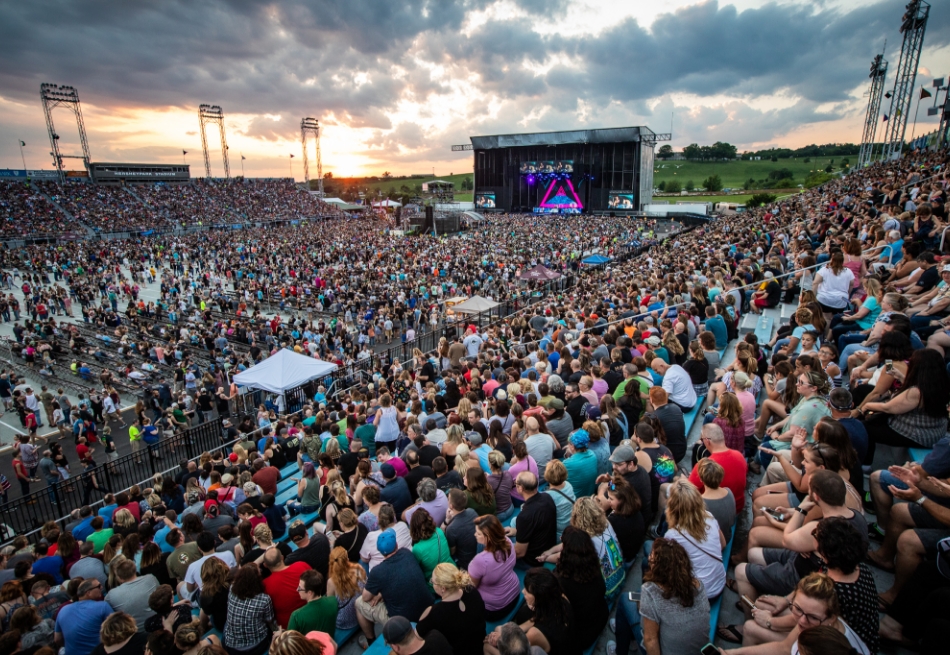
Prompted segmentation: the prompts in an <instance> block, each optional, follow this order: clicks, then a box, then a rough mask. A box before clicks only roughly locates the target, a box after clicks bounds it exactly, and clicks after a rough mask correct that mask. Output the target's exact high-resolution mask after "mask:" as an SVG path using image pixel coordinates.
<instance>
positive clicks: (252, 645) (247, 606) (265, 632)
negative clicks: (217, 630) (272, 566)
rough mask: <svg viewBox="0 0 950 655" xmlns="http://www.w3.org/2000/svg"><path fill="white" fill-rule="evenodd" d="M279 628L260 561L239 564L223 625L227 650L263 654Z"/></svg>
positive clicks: (253, 654)
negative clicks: (266, 589)
mask: <svg viewBox="0 0 950 655" xmlns="http://www.w3.org/2000/svg"><path fill="white" fill-rule="evenodd" d="M277 627H278V626H277V621H276V620H275V619H274V603H273V601H272V600H271V597H270V596H269V595H268V594H267V592H266V591H265V590H264V581H263V580H262V579H261V574H260V570H259V569H258V566H257V564H245V565H243V566H241V567H239V568H238V570H237V571H236V572H235V573H234V582H233V583H232V584H231V591H230V593H229V595H228V618H227V621H226V622H225V624H224V646H225V648H227V649H228V653H230V654H232V655H233V654H234V653H242V654H244V655H263V654H264V653H265V652H266V651H267V648H268V646H270V641H271V633H272V632H273V631H274V630H276V629H277Z"/></svg>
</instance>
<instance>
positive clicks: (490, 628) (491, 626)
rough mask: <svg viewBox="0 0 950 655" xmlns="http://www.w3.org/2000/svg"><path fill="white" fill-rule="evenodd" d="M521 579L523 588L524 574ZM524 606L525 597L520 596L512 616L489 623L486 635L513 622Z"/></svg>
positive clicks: (486, 626)
mask: <svg viewBox="0 0 950 655" xmlns="http://www.w3.org/2000/svg"><path fill="white" fill-rule="evenodd" d="M517 571H518V569H515V572H517ZM519 577H520V578H521V580H522V586H523V583H524V573H522V574H521V575H520V576H519ZM522 605H524V596H518V604H517V605H515V608H514V609H513V610H511V614H509V615H508V616H506V617H505V618H503V619H501V620H498V621H489V622H488V623H486V624H485V634H489V633H491V632H493V631H494V630H495V628H497V627H498V626H500V625H505V624H506V623H508V621H511V620H512V619H514V618H515V614H517V613H518V610H520V609H521V606H522Z"/></svg>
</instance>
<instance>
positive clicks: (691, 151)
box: [683, 143, 702, 161]
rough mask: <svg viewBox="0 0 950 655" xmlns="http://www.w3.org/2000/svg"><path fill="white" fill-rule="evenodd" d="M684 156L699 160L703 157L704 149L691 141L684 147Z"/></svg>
mask: <svg viewBox="0 0 950 655" xmlns="http://www.w3.org/2000/svg"><path fill="white" fill-rule="evenodd" d="M683 156H684V157H686V159H689V160H693V161H695V160H697V159H699V158H700V157H702V150H701V149H700V147H699V144H697V143H691V144H689V145H688V146H686V147H685V148H683Z"/></svg>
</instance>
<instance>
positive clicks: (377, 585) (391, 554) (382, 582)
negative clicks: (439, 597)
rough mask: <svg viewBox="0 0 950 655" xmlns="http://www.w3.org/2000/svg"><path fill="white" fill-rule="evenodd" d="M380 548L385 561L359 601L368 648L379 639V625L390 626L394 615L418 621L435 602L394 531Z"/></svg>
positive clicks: (372, 573) (386, 533) (386, 535)
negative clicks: (399, 543) (376, 627)
mask: <svg viewBox="0 0 950 655" xmlns="http://www.w3.org/2000/svg"><path fill="white" fill-rule="evenodd" d="M376 548H377V549H378V550H379V552H380V554H381V555H382V556H383V557H384V559H383V561H382V562H381V563H380V564H379V565H378V566H376V568H374V569H373V570H372V571H370V572H369V577H368V578H367V580H366V586H365V587H363V593H362V595H361V596H360V597H359V598H357V599H356V618H357V620H358V621H359V624H360V628H361V629H362V634H361V635H360V639H359V644H360V648H364V649H365V648H367V647H368V646H369V644H370V643H371V642H372V641H373V640H375V639H376V634H375V627H374V626H375V624H376V623H386V621H388V620H389V618H390V614H391V615H392V616H401V617H404V618H405V619H407V620H409V621H418V620H419V617H421V616H422V613H423V612H424V611H425V609H426V608H427V607H428V606H429V604H430V602H431V599H432V594H431V593H430V592H429V586H428V585H427V584H426V579H425V576H423V575H422V569H421V568H419V565H418V564H417V563H416V559H415V557H413V555H412V553H411V552H410V551H409V550H407V549H405V548H399V547H398V545H397V543H396V532H395V531H394V530H392V529H387V530H384V531H383V532H382V534H380V535H379V538H378V539H377V541H376Z"/></svg>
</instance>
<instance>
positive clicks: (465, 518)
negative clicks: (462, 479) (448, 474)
mask: <svg viewBox="0 0 950 655" xmlns="http://www.w3.org/2000/svg"><path fill="white" fill-rule="evenodd" d="M477 518H478V514H476V513H475V510H473V509H472V508H471V507H468V498H467V497H466V496H465V492H463V491H462V490H460V489H451V490H449V508H448V510H447V511H446V514H445V522H444V523H443V525H442V529H443V530H444V532H445V538H446V539H447V540H448V542H449V548H450V550H451V552H452V559H454V560H455V562H456V563H457V564H458V566H459V567H460V568H462V569H467V568H468V565H469V562H471V561H472V558H473V557H475V553H476V552H477V550H478V543H477V542H476V540H475V519H477Z"/></svg>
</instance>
